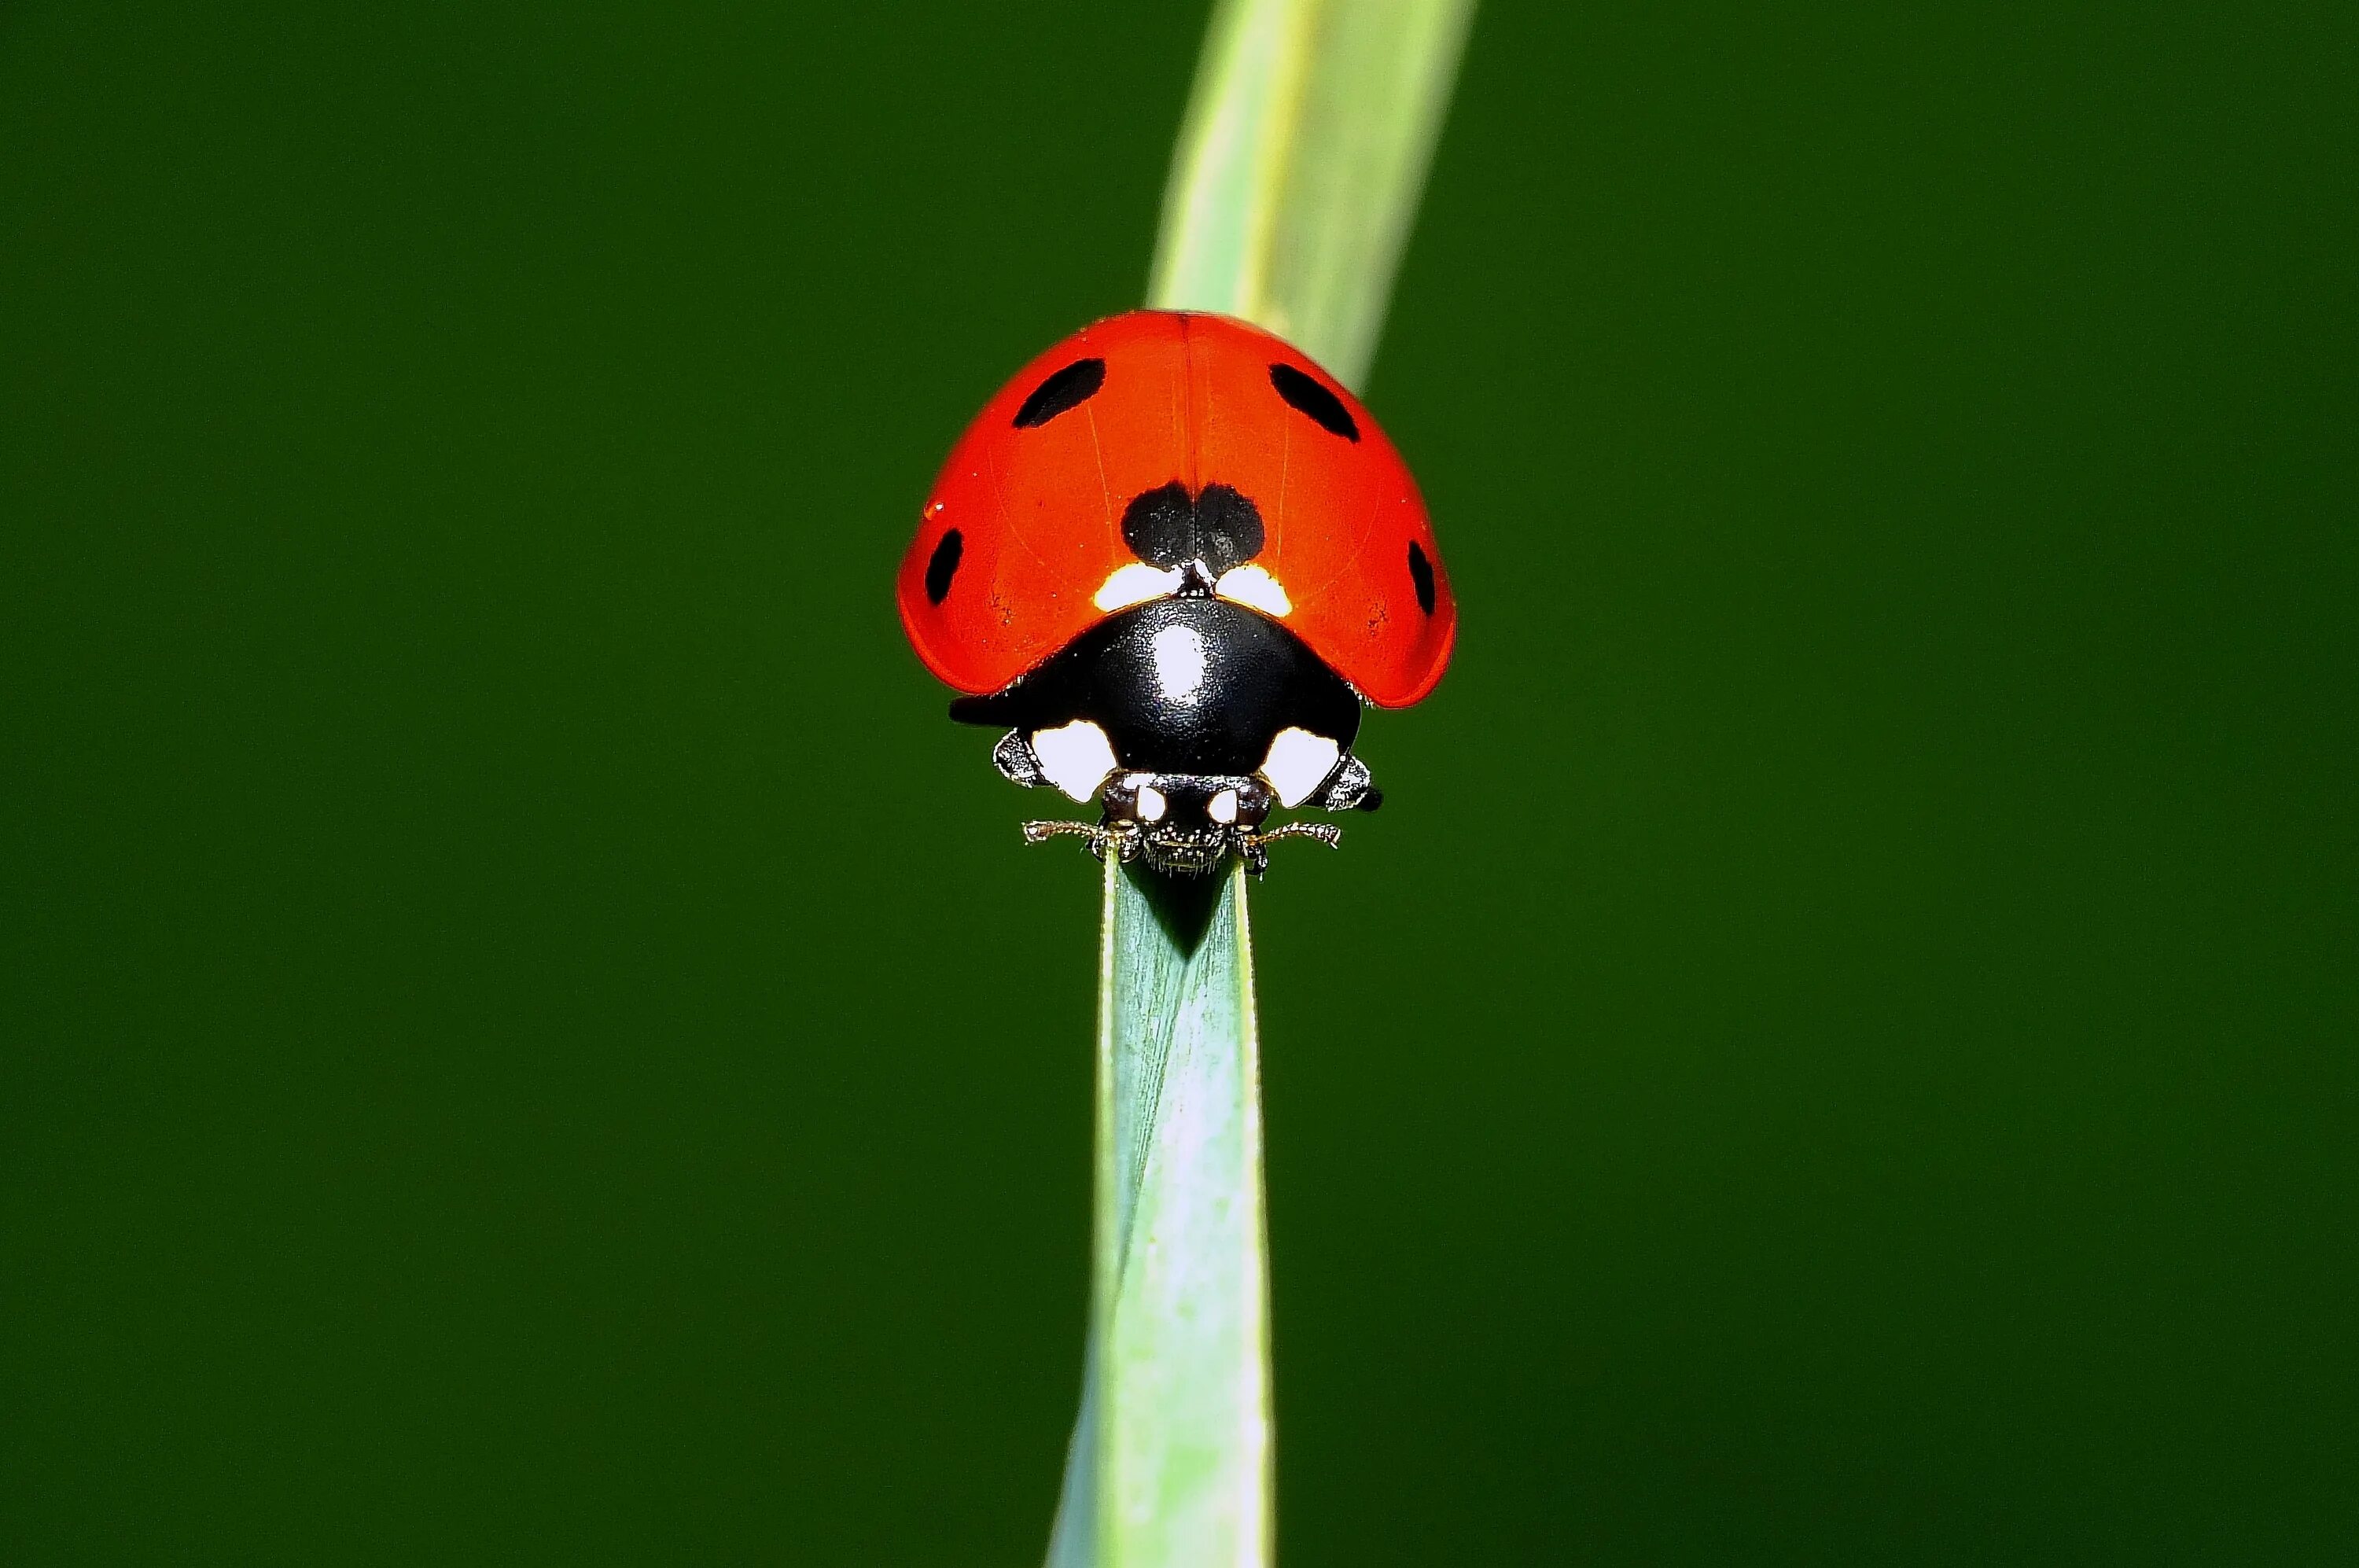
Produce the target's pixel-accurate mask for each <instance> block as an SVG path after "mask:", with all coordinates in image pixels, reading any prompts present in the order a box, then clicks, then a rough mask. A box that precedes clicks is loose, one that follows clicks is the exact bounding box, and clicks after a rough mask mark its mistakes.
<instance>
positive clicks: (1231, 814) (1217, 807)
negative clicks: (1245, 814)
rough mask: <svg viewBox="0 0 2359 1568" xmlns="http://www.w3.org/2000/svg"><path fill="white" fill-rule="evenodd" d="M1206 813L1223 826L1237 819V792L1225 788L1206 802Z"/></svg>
mask: <svg viewBox="0 0 2359 1568" xmlns="http://www.w3.org/2000/svg"><path fill="white" fill-rule="evenodd" d="M1204 814H1205V815H1206V816H1208V817H1210V818H1212V820H1213V821H1214V822H1218V823H1220V824H1221V825H1222V826H1223V827H1226V826H1228V824H1229V823H1231V822H1235V821H1236V820H1237V792H1236V791H1235V790H1234V789H1223V790H1222V791H1221V792H1220V793H1219V794H1217V795H1215V796H1213V797H1212V800H1209V801H1207V802H1205V805H1204Z"/></svg>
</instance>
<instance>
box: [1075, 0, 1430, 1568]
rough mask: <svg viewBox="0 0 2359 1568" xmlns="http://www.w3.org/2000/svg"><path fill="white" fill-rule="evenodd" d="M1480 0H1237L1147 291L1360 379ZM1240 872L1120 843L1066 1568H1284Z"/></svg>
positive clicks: (1104, 961) (1209, 52)
mask: <svg viewBox="0 0 2359 1568" xmlns="http://www.w3.org/2000/svg"><path fill="white" fill-rule="evenodd" d="M1472 15H1473V4H1472V0H1222V3H1221V4H1220V5H1218V7H1217V8H1216V10H1215V11H1214V14H1213V16H1212V25H1211V27H1210V30H1209V32H1208V34H1207V37H1206V39H1205V46H1204V55H1203V58H1202V60H1201V62H1200V64H1199V66H1198V70H1197V76H1196V84H1195V89H1194V93H1193V95H1192V97H1191V99H1190V104H1189V110H1188V117H1187V122H1186V124H1185V125H1184V126H1183V127H1182V130H1181V134H1180V145H1179V148H1178V150H1177V152H1176V154H1175V156H1174V158H1173V161H1172V170H1171V184H1170V189H1169V191H1168V193H1167V195H1166V198H1165V202H1164V213H1163V232H1162V234H1161V235H1160V236H1159V238H1158V243H1157V247H1156V262H1155V271H1154V278H1153V282H1152V284H1151V287H1150V289H1149V299H1148V303H1150V304H1153V305H1157V306H1160V307H1163V308H1166V309H1183V310H1218V311H1222V312H1223V313H1225V314H1229V315H1234V316H1239V317H1242V318H1244V319H1245V320H1247V321H1256V322H1258V323H1259V324H1261V325H1263V326H1266V327H1267V328H1269V329H1270V330H1272V331H1274V332H1278V333H1280V334H1281V335H1283V336H1285V337H1286V338H1288V340H1289V341H1291V342H1293V343H1296V344H1297V345H1298V346H1299V347H1300V348H1301V349H1302V350H1303V351H1304V352H1305V353H1307V354H1310V355H1311V356H1312V357H1313V358H1315V359H1317V360H1318V361H1319V362H1320V363H1321V365H1325V366H1326V367H1327V369H1328V370H1329V372H1330V373H1331V374H1332V375H1334V376H1337V377H1338V378H1340V379H1342V380H1343V382H1345V383H1346V384H1347V385H1350V386H1354V387H1356V386H1358V385H1360V384H1361V383H1362V382H1363V381H1364V378H1365V376H1366V373H1367V369H1368V365H1369V361H1370V359H1371V358H1372V357H1373V355H1374V354H1375V343H1376V336H1377V333H1378V331H1379V329H1380V328H1381V326H1382V324H1383V321H1384V311H1385V304H1386V299H1387V298H1388V296H1389V295H1390V293H1391V289H1392V279H1393V274H1394V271H1395V269H1396V268H1397V266H1398V264H1399V259H1400V252H1401V248H1402V245H1403V244H1404V243H1405V241H1406V239H1407V237H1408V227H1409V223H1410V221H1411V219H1412V217H1413V216H1414V214H1415V212H1416V207H1417V198H1418V194H1419V190H1420V188H1421V187H1422V185H1423V183H1424V179H1425V169H1426V166H1427V164H1428V162H1429V161H1430V157H1431V153H1432V147H1433V142H1434V137H1435V136H1436V134H1437V132H1438V131H1439V129H1440V123H1441V116H1442V112H1443V110H1444V108H1445V107H1446V105H1447V103H1448V99H1449V93H1450V87H1451V82H1452V81H1453V80H1454V78H1455V75H1456V71H1457V63H1458V56H1459V53H1460V50H1461V48H1462V45H1463V42H1464V38H1465V33H1466V27H1467V23H1468V20H1469V18H1470V17H1471V16H1472ZM1261 1142H1262V1135H1261V1063H1260V1042H1259V1037H1258V1034H1257V1032H1256V1022H1255V1015H1254V996H1253V943H1252V933H1251V929H1250V927H1249V925H1248V922H1247V920H1246V911H1245V872H1244V870H1243V868H1242V867H1240V866H1236V865H1234V864H1232V865H1231V866H1229V867H1228V868H1227V869H1226V870H1225V871H1224V872H1223V873H1222V874H1221V875H1219V876H1216V877H1198V878H1173V877H1161V876H1158V875H1157V874H1155V873H1152V872H1148V871H1145V870H1143V869H1135V868H1130V867H1125V866H1121V865H1119V864H1118V863H1114V862H1113V861H1109V863H1108V864H1107V866H1106V867H1105V886H1104V906H1103V927H1102V931H1101V938H1100V948H1099V973H1098V1031H1097V1177H1096V1195H1095V1205H1094V1206H1095V1219H1094V1238H1093V1269H1092V1285H1091V1305H1090V1339H1089V1348H1088V1354H1087V1362H1086V1368H1085V1372H1084V1381H1083V1386H1082V1410H1081V1415H1080V1418H1079V1420H1078V1421H1076V1422H1075V1423H1074V1429H1073V1439H1072V1445H1071V1450H1070V1452H1069V1454H1068V1455H1067V1459H1066V1467H1065V1482H1064V1489H1063V1492H1062V1494H1061V1496H1060V1499H1059V1504H1058V1509H1057V1521H1056V1527H1055V1530H1054V1532H1053V1533H1052V1535H1051V1537H1050V1541H1049V1565H1050V1568H1166V1565H1169V1568H1180V1565H1182V1564H1184V1565H1186V1568H1263V1565H1265V1564H1266V1563H1268V1562H1269V1560H1270V1552H1271V1541H1272V1529H1273V1526H1272V1507H1271V1486H1270V1475H1271V1461H1270V1455H1271V1448H1270V1443H1271V1436H1270V1433H1271V1427H1270V1386H1269V1261H1268V1247H1267V1239H1266V1230H1265V1225H1264V1214H1263V1199H1262V1148H1261Z"/></svg>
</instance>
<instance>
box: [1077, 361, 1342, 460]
mask: <svg viewBox="0 0 2359 1568" xmlns="http://www.w3.org/2000/svg"><path fill="white" fill-rule="evenodd" d="M1269 384H1270V385H1271V386H1272V387H1277V395H1278V396H1279V397H1283V398H1285V399H1286V400H1287V402H1288V404H1290V405H1291V406H1292V407H1294V408H1297V409H1299V410H1300V411H1301V412H1303V413H1305V414H1308V415H1310V422H1311V423H1313V424H1315V425H1317V426H1318V427H1319V428H1320V429H1321V430H1325V431H1326V432H1327V433H1328V434H1329V435H1335V436H1342V437H1343V439H1344V440H1345V441H1358V440H1359V439H1360V427H1359V425H1358V423H1357V422H1356V421H1354V420H1353V418H1352V410H1351V409H1349V408H1345V407H1343V399H1342V398H1341V397H1336V396H1335V394H1333V393H1332V392H1330V391H1328V390H1327V388H1326V387H1322V386H1321V385H1320V384H1319V382H1318V380H1317V379H1316V378H1315V377H1312V376H1305V375H1304V374H1303V373H1302V372H1300V371H1299V370H1297V369H1295V368H1294V366H1292V365H1271V366H1270V367H1269ZM1035 396H1036V397H1037V396H1038V394H1037V393H1036V394H1035Z"/></svg>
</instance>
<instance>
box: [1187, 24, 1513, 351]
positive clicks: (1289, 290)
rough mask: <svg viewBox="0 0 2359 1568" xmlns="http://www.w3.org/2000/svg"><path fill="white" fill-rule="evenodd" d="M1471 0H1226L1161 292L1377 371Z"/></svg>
mask: <svg viewBox="0 0 2359 1568" xmlns="http://www.w3.org/2000/svg"><path fill="white" fill-rule="evenodd" d="M1473 14H1474V6H1473V0H1223V4H1222V5H1220V6H1219V8H1218V9H1217V10H1216V11H1215V12H1214V14H1213V16H1212V29H1211V32H1210V34H1209V35H1208V37H1207V38H1206V39H1205V44H1204V57H1203V60H1202V61H1201V64H1200V65H1199V66H1198V68H1197V78H1196V91H1195V95H1194V97H1193V98H1192V99H1191V100H1190V103H1189V106H1188V119H1187V123H1186V125H1184V126H1183V127H1182V129H1181V132H1180V147H1179V150H1178V152H1177V153H1176V154H1175V155H1174V157H1173V159H1172V166H1171V184H1170V188H1169V191H1166V193H1165V195H1164V204H1163V233H1162V235H1161V238H1160V241H1159V242H1158V245H1157V246H1156V255H1155V269H1154V273H1153V276H1152V278H1151V279H1150V281H1149V283H1148V286H1147V302H1148V303H1149V304H1152V305H1160V306H1164V307H1167V308H1169V309H1173V310H1219V311H1223V312H1224V313H1226V314H1228V315H1232V316H1242V317H1244V318H1245V320H1247V321H1256V322H1258V323H1259V324H1261V325H1262V326H1265V327H1267V328H1268V329H1269V330H1270V331H1272V332H1276V333H1277V334H1278V335H1279V336H1280V337H1283V338H1285V339H1286V340H1287V341H1288V342H1289V343H1293V344H1294V345H1295V346H1296V347H1298V348H1299V349H1301V350H1302V351H1303V352H1304V353H1306V354H1310V356H1311V357H1312V358H1313V359H1316V360H1317V361H1319V363H1320V364H1321V365H1324V366H1326V368H1327V370H1328V372H1329V373H1330V374H1332V375H1333V376H1335V377H1336V378H1337V379H1339V380H1341V381H1343V383H1344V384H1345V385H1346V386H1350V387H1359V386H1361V385H1363V384H1364V382H1365V381H1366V379H1367V374H1368V366H1369V364H1370V362H1371V361H1373V360H1374V359H1375V352H1376V338H1377V336H1378V334H1379V333H1380V332H1382V331H1383V328H1384V320H1385V306H1386V302H1387V301H1388V300H1389V299H1390V298H1391V296H1392V285H1393V275H1394V273H1395V272H1396V271H1397V269H1398V267H1399V265H1400V256H1401V250H1402V247H1403V246H1404V245H1406V244H1407V243H1408V231H1409V224H1410V223H1411V222H1412V221H1414V219H1415V217H1416V215H1417V202H1418V197H1419V193H1420V192H1421V191H1423V189H1424V186H1425V171H1426V168H1427V166H1428V164H1429V163H1430V162H1431V160H1432V157H1433V144H1434V140H1435V138H1436V137H1437V136H1439V135H1440V130H1441V120H1442V114H1443V112H1444V111H1445V110H1446V109H1447V108H1448V106H1449V103H1450V89H1451V82H1453V81H1454V80H1455V79H1456V77H1457V73H1458V57H1459V54H1460V52H1461V50H1462V49H1463V47H1464V44H1465V39H1466V28H1467V25H1468V23H1469V22H1470V21H1471V20H1472V19H1473Z"/></svg>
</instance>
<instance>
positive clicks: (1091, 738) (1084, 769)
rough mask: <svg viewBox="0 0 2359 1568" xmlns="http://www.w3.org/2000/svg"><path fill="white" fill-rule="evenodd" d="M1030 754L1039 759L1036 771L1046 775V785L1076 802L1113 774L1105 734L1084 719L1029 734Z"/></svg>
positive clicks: (1112, 762)
mask: <svg viewBox="0 0 2359 1568" xmlns="http://www.w3.org/2000/svg"><path fill="white" fill-rule="evenodd" d="M1032 755H1033V756H1034V757H1038V758H1039V759H1040V771H1041V772H1043V773H1045V774H1047V775H1048V776H1049V783H1051V784H1054V785H1055V786H1056V787H1057V788H1058V789H1062V790H1063V791H1064V792H1065V793H1066V794H1068V795H1071V797H1072V798H1073V799H1074V800H1088V799H1089V798H1090V797H1091V796H1092V795H1094V794H1096V793H1097V789H1098V786H1099V785H1101V784H1103V783H1104V782H1105V776H1106V775H1107V774H1109V773H1111V772H1113V771H1114V746H1113V744H1112V743H1111V742H1109V741H1108V740H1107V739H1106V735H1105V731H1103V730H1102V729H1100V728H1098V727H1097V725H1095V724H1092V723H1090V721H1089V720H1087V719H1075V720H1074V721H1073V722H1072V723H1071V724H1065V725H1062V726H1060V727H1059V728H1057V729H1053V730H1035V731H1033V732H1032Z"/></svg>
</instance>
